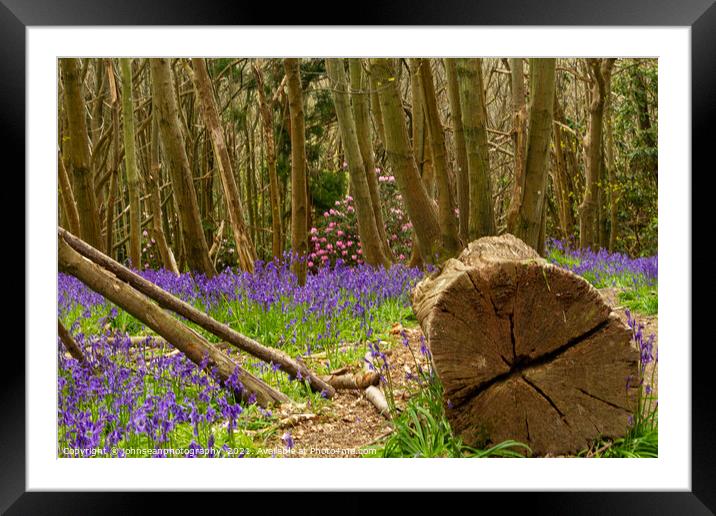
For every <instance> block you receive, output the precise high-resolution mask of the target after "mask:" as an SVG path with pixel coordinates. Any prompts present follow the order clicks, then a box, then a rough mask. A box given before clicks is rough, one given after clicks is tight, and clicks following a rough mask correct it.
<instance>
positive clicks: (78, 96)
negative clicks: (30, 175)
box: [60, 58, 103, 249]
mask: <svg viewBox="0 0 716 516" xmlns="http://www.w3.org/2000/svg"><path fill="white" fill-rule="evenodd" d="M60 68H61V70H62V79H63V82H64V86H65V110H66V112H67V135H66V136H67V137H68V138H69V162H70V168H71V170H72V178H73V185H72V188H73V193H74V196H75V201H76V202H77V211H78V213H79V223H80V236H81V237H82V239H83V240H85V241H86V242H89V243H91V244H92V245H93V246H95V247H97V248H98V249H102V248H103V245H102V237H101V233H100V222H99V210H98V209H97V198H96V197H95V192H94V177H93V171H92V170H91V168H90V161H91V158H90V141H89V135H88V133H87V122H86V120H85V103H84V99H83V97H82V79H83V77H82V75H81V71H80V67H79V60H78V59H76V58H63V59H60Z"/></svg>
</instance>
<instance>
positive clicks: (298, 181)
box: [283, 58, 308, 285]
mask: <svg viewBox="0 0 716 516" xmlns="http://www.w3.org/2000/svg"><path fill="white" fill-rule="evenodd" d="M283 64H284V69H285V70H286V89H287V92H288V109H289V112H290V115H291V248H292V250H293V252H294V253H295V254H296V255H297V257H298V259H297V260H295V261H294V262H293V267H292V268H293V271H294V273H295V274H296V277H297V278H298V284H299V285H304V284H305V283H306V261H305V259H306V254H308V227H307V220H308V199H307V197H308V195H307V191H308V182H307V178H306V125H305V120H304V117H303V91H302V89H301V77H300V72H299V60H298V59H293V58H286V59H284V60H283Z"/></svg>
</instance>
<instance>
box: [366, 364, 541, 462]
mask: <svg viewBox="0 0 716 516" xmlns="http://www.w3.org/2000/svg"><path fill="white" fill-rule="evenodd" d="M423 380H424V381H425V382H426V384H425V385H424V386H423V387H422V388H421V389H420V390H419V391H418V392H417V393H416V394H415V395H414V396H413V397H412V398H410V400H409V401H408V404H407V406H406V408H405V409H404V410H403V411H402V412H400V413H398V412H397V411H395V410H393V416H394V420H393V425H394V427H395V431H394V432H393V433H392V434H391V435H390V436H389V437H388V439H387V441H386V442H385V444H384V445H382V446H377V447H376V448H378V449H379V451H380V453H379V454H377V455H376V456H377V457H388V458H397V457H462V458H469V457H472V458H482V457H523V456H524V455H523V454H522V453H520V451H523V452H526V453H527V454H529V453H530V449H529V447H528V446H527V445H525V444H522V443H519V442H517V441H505V442H502V443H499V444H497V445H495V446H492V447H489V448H486V449H476V448H472V447H470V446H467V445H465V444H463V442H462V440H461V439H460V438H459V437H455V436H454V435H453V433H452V430H451V428H450V423H449V422H448V420H447V418H446V416H445V409H444V407H443V400H442V385H441V384H440V382H438V381H437V379H436V378H435V377H434V376H433V377H426V376H424V377H423Z"/></svg>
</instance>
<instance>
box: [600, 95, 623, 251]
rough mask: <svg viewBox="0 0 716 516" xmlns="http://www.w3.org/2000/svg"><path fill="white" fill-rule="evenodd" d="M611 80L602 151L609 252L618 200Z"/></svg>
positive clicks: (613, 240) (612, 245) (615, 228)
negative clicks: (607, 201)
mask: <svg viewBox="0 0 716 516" xmlns="http://www.w3.org/2000/svg"><path fill="white" fill-rule="evenodd" d="M611 90H612V88H611V81H609V83H607V88H606V100H605V102H606V105H605V110H606V127H605V133H606V134H605V142H604V152H605V154H606V156H605V157H606V165H607V179H608V182H607V189H608V192H609V242H608V244H607V247H608V248H609V251H610V252H613V251H614V249H615V248H616V242H617V235H618V234H619V227H618V219H617V214H618V212H617V202H618V200H619V193H618V185H617V175H616V170H615V168H614V122H613V119H612V101H611Z"/></svg>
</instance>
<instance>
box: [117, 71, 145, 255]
mask: <svg viewBox="0 0 716 516" xmlns="http://www.w3.org/2000/svg"><path fill="white" fill-rule="evenodd" d="M119 69H120V72H121V74H122V121H123V135H124V169H125V172H126V174H127V189H128V190H129V260H130V262H131V264H132V267H134V268H136V269H141V268H142V241H141V237H140V232H141V229H140V226H141V207H140V200H139V172H138V170H137V151H136V147H135V144H134V138H135V132H134V103H133V102H132V63H131V60H130V59H128V58H120V59H119Z"/></svg>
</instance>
